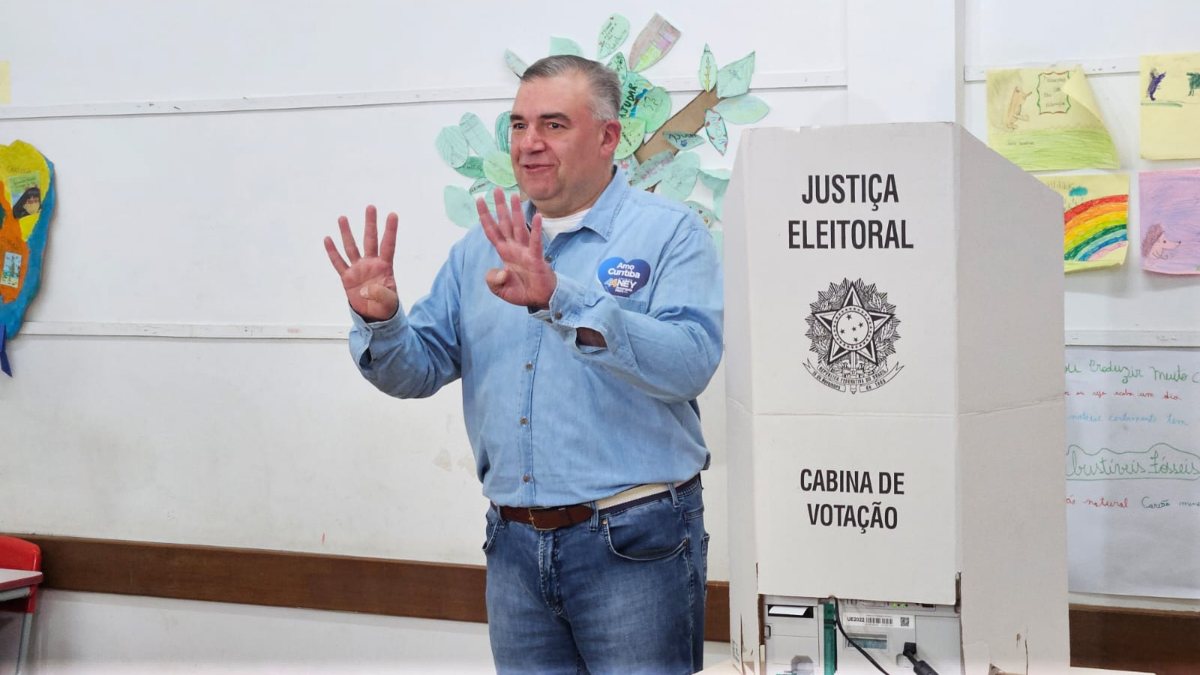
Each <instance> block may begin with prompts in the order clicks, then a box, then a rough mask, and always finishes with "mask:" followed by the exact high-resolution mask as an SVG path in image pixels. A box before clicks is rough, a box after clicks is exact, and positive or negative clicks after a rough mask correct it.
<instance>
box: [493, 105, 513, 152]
mask: <svg viewBox="0 0 1200 675" xmlns="http://www.w3.org/2000/svg"><path fill="white" fill-rule="evenodd" d="M511 130H512V113H511V112H509V111H507V110H505V111H504V112H502V113H500V114H499V115H497V116H496V146H497V149H498V150H500V152H508V148H509V146H508V139H509V134H510V132H511Z"/></svg>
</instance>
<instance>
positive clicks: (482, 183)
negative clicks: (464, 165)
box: [467, 178, 497, 197]
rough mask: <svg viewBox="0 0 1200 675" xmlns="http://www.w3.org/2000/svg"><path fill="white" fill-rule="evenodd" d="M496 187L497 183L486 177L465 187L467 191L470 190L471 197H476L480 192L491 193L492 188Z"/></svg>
mask: <svg viewBox="0 0 1200 675" xmlns="http://www.w3.org/2000/svg"><path fill="white" fill-rule="evenodd" d="M496 187H497V185H496V184H495V183H493V182H492V181H490V180H488V179H487V178H480V179H479V180H477V181H475V182H474V183H471V187H469V188H467V192H470V193H471V196H472V197H478V196H479V195H480V194H483V195H489V194H491V193H492V190H494V189H496Z"/></svg>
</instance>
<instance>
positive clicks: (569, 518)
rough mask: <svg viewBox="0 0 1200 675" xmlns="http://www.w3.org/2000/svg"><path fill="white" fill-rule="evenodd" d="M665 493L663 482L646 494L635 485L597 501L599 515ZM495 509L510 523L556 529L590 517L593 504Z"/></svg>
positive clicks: (684, 485) (696, 479)
mask: <svg viewBox="0 0 1200 675" xmlns="http://www.w3.org/2000/svg"><path fill="white" fill-rule="evenodd" d="M698 482H700V474H696V475H695V476H693V477H692V478H690V479H689V480H686V481H684V482H682V483H679V484H678V485H676V486H675V489H676V490H683V489H686V488H690V487H691V486H692V485H694V484H696V483H698ZM668 492H670V488H669V487H668V486H666V485H665V484H664V485H663V486H662V489H661V490H658V491H654V492H651V493H650V494H645V490H644V489H643V486H637V487H635V488H631V489H630V490H626V491H625V492H622V493H619V494H617V495H614V496H612V497H609V498H606V499H602V500H600V501H599V502H597V504H598V505H599V506H600V507H601V508H600V514H601V515H603V514H605V513H606V512H609V511H612V510H614V509H617V508H621V509H627V508H629V507H631V506H637V505H638V504H643V503H646V502H651V501H655V500H658V499H662V496H663V495H664V494H667V493H668ZM626 493H630V494H631V495H637V496H634V497H633V498H632V499H628V500H622V499H621V496H622V495H624V494H626ZM639 493H640V494H639ZM497 508H499V510H500V517H501V518H503V519H504V520H507V521H509V522H511V523H524V524H526V525H532V526H533V528H534V529H535V530H557V529H558V528H560V527H570V526H572V525H578V524H579V523H582V522H583V521H585V520H587V519H589V518H591V517H592V507H591V505H590V504H572V505H570V506H551V507H548V508H533V509H531V508H525V507H520V506H499V507H497Z"/></svg>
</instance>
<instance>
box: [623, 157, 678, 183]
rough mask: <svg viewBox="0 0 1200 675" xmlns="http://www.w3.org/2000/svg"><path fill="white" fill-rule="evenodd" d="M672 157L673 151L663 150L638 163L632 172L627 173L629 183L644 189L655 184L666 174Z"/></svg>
mask: <svg viewBox="0 0 1200 675" xmlns="http://www.w3.org/2000/svg"><path fill="white" fill-rule="evenodd" d="M674 158H675V153H674V152H672V151H670V150H663V151H662V152H660V153H658V154H657V155H654V156H653V157H650V158H649V159H647V160H646V161H644V162H642V163H641V164H639V165H638V168H637V169H635V170H634V172H633V173H631V174H629V184H630V185H632V186H633V187H634V188H636V189H638V190H645V189H646V188H649V187H653V186H654V185H657V184H658V182H659V181H660V180H662V179H663V177H664V176H665V175H666V170H667V167H668V166H669V165H670V164H671V160H672V159H674Z"/></svg>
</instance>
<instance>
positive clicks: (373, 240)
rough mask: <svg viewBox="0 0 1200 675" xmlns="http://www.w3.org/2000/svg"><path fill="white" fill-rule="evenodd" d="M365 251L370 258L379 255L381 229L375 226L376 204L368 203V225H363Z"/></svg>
mask: <svg viewBox="0 0 1200 675" xmlns="http://www.w3.org/2000/svg"><path fill="white" fill-rule="evenodd" d="M363 251H364V252H365V253H366V254H367V257H368V258H370V257H372V256H377V255H379V230H378V228H377V227H376V226H375V205H374V204H367V214H366V225H364V226H363Z"/></svg>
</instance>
